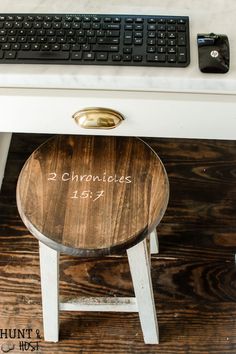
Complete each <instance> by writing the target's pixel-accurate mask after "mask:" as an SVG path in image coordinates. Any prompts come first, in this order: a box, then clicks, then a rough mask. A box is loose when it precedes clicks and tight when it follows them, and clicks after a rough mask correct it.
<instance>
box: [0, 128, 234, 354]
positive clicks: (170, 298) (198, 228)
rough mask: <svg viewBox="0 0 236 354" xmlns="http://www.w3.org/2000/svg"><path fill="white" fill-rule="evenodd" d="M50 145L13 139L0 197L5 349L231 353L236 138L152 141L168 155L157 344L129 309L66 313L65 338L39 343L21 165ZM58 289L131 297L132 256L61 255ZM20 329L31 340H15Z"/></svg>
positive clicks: (0, 328)
mask: <svg viewBox="0 0 236 354" xmlns="http://www.w3.org/2000/svg"><path fill="white" fill-rule="evenodd" d="M45 139H46V136H42V135H26V134H24V135H23V134H18V135H14V137H13V140H12V144H11V149H10V155H9V159H8V164H7V170H6V175H5V179H4V184H3V188H2V192H1V194H0V245H1V252H0V353H1V352H7V351H8V352H11V353H14V354H16V353H22V352H24V351H26V352H27V351H28V352H30V351H32V350H33V348H34V349H35V350H34V352H35V353H40V354H44V353H45V354H46V353H50V354H54V353H61V354H62V353H63V354H66V353H76V354H78V353H83V354H85V353H100V354H103V353H108V354H112V353H124V354H128V353H143V354H147V353H161V354H180V353H181V354H182V353H184V354H207V353H214V354H227V353H234V354H235V352H236V265H235V262H234V252H235V253H236V142H225V141H199V140H180V139H178V140H173V139H146V140H147V141H148V142H149V143H150V144H151V146H152V147H153V148H154V149H155V150H156V151H157V152H158V154H159V155H160V157H161V158H162V160H163V162H164V164H165V166H166V169H167V172H168V175H169V179H170V188H171V193H170V202H169V207H168V210H167V213H166V215H165V217H164V219H163V222H162V224H161V225H160V227H159V240H160V254H159V255H157V256H154V257H153V259H152V276H153V286H154V292H155V302H156V308H157V314H158V319H159V326H160V344H159V345H144V343H143V339H142V334H141V329H140V325H139V320H138V316H137V314H125V313H123V314H115V313H86V314H85V313H73V314H70V313H63V314H62V315H61V340H60V342H59V343H58V344H54V343H45V342H43V340H42V339H40V338H38V337H40V336H42V335H43V333H42V313H41V299H40V282H39V262H38V261H39V259H38V245H37V241H36V240H35V239H34V238H33V237H32V236H31V235H29V233H28V232H27V230H26V228H25V227H24V225H23V224H22V222H21V220H20V218H19V215H18V213H17V209H16V202H15V186H16V180H17V176H18V174H19V171H20V169H21V167H22V164H23V163H24V161H25V159H26V158H27V156H28V155H29V154H30V153H31V151H32V150H33V149H34V148H35V147H36V146H38V145H39V144H40V143H41V142H43V141H44V140H45ZM68 284H70V287H69V286H68ZM60 291H61V294H62V296H74V295H75V294H77V295H85V296H86V295H88V294H90V295H91V294H92V295H96V296H100V295H101V296H103V295H107V294H108V295H111V296H132V294H133V292H132V286H131V281H130V276H129V269H128V264H127V260H126V258H125V257H120V258H118V257H109V258H106V259H99V260H97V261H94V260H91V259H90V260H82V261H81V262H78V259H76V258H73V257H67V256H63V257H62V258H61V290H60ZM14 329H16V331H15V333H14ZM28 329H32V331H31V332H29V330H28ZM10 330H11V332H10ZM19 330H21V332H19ZM24 330H25V333H24V334H25V338H9V335H10V334H11V336H12V337H14V336H15V335H16V336H17V335H18V337H22V334H23V332H24ZM29 333H30V337H31V338H28V336H27V334H29ZM6 336H7V337H8V338H6ZM30 342H31V344H29V343H30ZM32 342H33V343H32ZM37 342H38V343H37ZM30 345H31V346H30ZM37 345H38V348H37ZM26 348H28V350H26Z"/></svg>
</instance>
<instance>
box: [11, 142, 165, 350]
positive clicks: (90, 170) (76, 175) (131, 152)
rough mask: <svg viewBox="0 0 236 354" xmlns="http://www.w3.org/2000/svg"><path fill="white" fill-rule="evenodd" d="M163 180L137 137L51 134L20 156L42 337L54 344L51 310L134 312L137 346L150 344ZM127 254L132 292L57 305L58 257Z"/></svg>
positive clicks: (20, 196)
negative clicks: (152, 249) (152, 251)
mask: <svg viewBox="0 0 236 354" xmlns="http://www.w3.org/2000/svg"><path fill="white" fill-rule="evenodd" d="M168 196H169V184H168V178H167V175H166V172H165V169H164V167H163V165H162V163H161V161H160V159H159V158H158V156H157V154H156V153H155V152H154V151H153V150H152V149H151V148H150V147H149V146H148V145H147V144H146V143H144V142H143V141H142V140H140V139H137V138H120V137H101V136H96V137H94V136H57V137H53V138H51V139H49V140H48V141H46V142H45V143H44V144H43V145H41V146H40V147H39V148H38V149H37V150H35V151H34V152H33V154H32V155H31V156H30V157H29V159H28V160H27V161H26V163H25V165H24V167H23V168H22V171H21V173H20V176H19V180H18V185H17V205H18V209H19V213H20V215H21V218H22V220H23V222H24V223H25V225H26V227H27V228H28V229H29V231H30V232H31V233H32V234H33V235H34V236H35V237H36V238H37V239H38V240H39V245H40V271H41V287H42V306H43V322H44V338H45V340H47V341H54V342H56V341H58V334H59V310H67V311H121V312H139V317H140V321H141V326H142V330H143V336H144V341H145V343H152V344H155V343H158V325H157V319H156V311H155V304H154V298H153V290H152V282H151V275H150V262H149V255H148V253H147V246H146V237H147V236H148V235H149V234H152V242H154V245H155V242H156V241H155V231H154V230H155V227H156V226H157V225H158V223H159V222H160V220H161V218H162V216H163V215H164V212H165V210H166V206H167V202H168ZM124 250H126V251H127V255H128V260H129V265H130V270H131V276H132V281H133V286H134V292H135V297H131V298H122V297H121V298H116V297H113V298H112V297H110V298H99V297H98V298H94V297H91V298H78V299H76V300H75V301H71V302H68V303H60V302H59V254H60V252H65V253H68V254H71V255H76V256H79V257H96V256H101V255H110V254H114V253H117V252H120V251H124Z"/></svg>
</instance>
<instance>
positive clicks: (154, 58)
mask: <svg viewBox="0 0 236 354" xmlns="http://www.w3.org/2000/svg"><path fill="white" fill-rule="evenodd" d="M147 61H151V62H158V63H163V62H165V61H166V56H165V54H147Z"/></svg>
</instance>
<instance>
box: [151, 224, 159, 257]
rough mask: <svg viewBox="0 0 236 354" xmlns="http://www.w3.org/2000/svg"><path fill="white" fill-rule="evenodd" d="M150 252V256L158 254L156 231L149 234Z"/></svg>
mask: <svg viewBox="0 0 236 354" xmlns="http://www.w3.org/2000/svg"><path fill="white" fill-rule="evenodd" d="M150 252H151V254H154V253H159V242H158V235H157V231H156V229H154V230H153V231H152V232H151V233H150Z"/></svg>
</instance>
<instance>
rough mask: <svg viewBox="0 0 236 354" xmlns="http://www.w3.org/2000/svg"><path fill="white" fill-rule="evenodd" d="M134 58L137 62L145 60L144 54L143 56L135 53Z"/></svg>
mask: <svg viewBox="0 0 236 354" xmlns="http://www.w3.org/2000/svg"><path fill="white" fill-rule="evenodd" d="M133 60H134V61H136V62H137V61H139V62H140V61H142V60H143V56H142V55H134V56H133Z"/></svg>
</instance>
